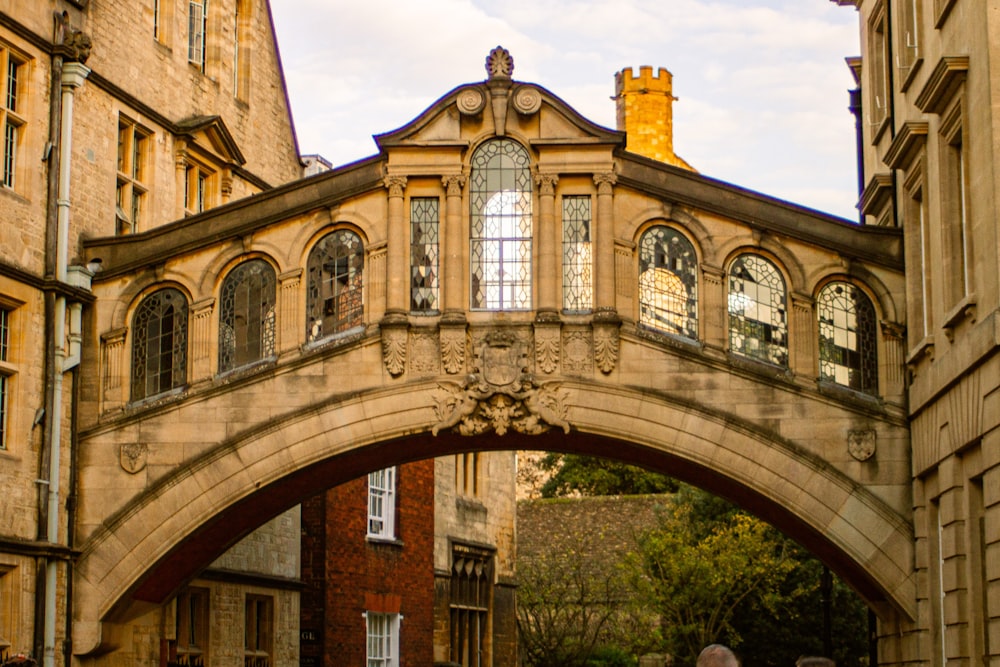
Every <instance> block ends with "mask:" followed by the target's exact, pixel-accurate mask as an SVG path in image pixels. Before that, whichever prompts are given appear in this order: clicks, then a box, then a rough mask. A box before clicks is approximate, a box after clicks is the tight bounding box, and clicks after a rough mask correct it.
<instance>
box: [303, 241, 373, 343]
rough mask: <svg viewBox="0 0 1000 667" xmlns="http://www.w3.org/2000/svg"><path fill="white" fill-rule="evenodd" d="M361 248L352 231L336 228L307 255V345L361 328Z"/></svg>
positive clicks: (362, 307)
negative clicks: (326, 337)
mask: <svg viewBox="0 0 1000 667" xmlns="http://www.w3.org/2000/svg"><path fill="white" fill-rule="evenodd" d="M363 271H364V245H363V244H362V242H361V237H359V236H358V235H357V234H355V233H354V232H352V231H350V230H347V229H339V230H337V231H335V232H333V233H332V234H328V235H327V236H325V237H323V239H322V240H320V242H319V243H317V244H316V247H315V248H313V249H312V252H310V253H309V262H308V266H307V272H308V278H307V280H308V283H307V293H306V294H307V297H306V339H307V340H308V341H310V342H312V341H315V340H319V339H321V338H323V337H325V336H331V335H333V334H336V333H342V332H344V331H347V330H348V329H352V328H354V327H357V326H361V323H362V315H363V311H364V305H363V299H362V288H363V286H364V285H363V282H362V279H363Z"/></svg>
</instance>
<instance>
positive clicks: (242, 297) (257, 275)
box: [219, 259, 275, 373]
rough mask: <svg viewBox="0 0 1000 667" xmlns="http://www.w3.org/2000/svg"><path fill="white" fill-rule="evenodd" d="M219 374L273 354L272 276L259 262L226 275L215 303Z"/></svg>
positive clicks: (253, 262)
mask: <svg viewBox="0 0 1000 667" xmlns="http://www.w3.org/2000/svg"><path fill="white" fill-rule="evenodd" d="M219 301H220V302H219V372H221V373H224V372H226V371H229V370H232V369H234V368H239V367H240V366H245V365H247V364H250V363H253V362H255V361H260V360H261V359H265V358H267V357H269V356H271V355H273V354H274V301H275V277H274V269H273V268H271V265H270V264H268V263H267V262H265V261H264V260H261V259H255V260H251V261H249V262H244V263H242V264H240V265H239V266H237V267H236V268H235V269H233V270H232V271H230V272H229V275H228V276H226V279H225V281H223V283H222V292H221V296H220V300H219Z"/></svg>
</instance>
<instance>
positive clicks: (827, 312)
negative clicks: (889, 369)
mask: <svg viewBox="0 0 1000 667" xmlns="http://www.w3.org/2000/svg"><path fill="white" fill-rule="evenodd" d="M816 312H817V315H818V316H819V375H820V378H821V379H823V380H829V381H830V382H836V383H837V384H842V385H844V386H847V387H850V388H852V389H857V390H858V391H863V392H866V393H869V394H874V393H876V392H877V391H878V357H877V355H876V349H875V348H876V345H877V323H878V319H877V318H876V316H875V307H874V306H872V302H871V299H869V298H868V296H867V295H866V294H865V293H864V292H862V291H861V290H860V289H859V288H857V287H855V286H854V285H851V284H850V283H845V282H834V283H830V284H829V285H827V286H826V287H824V288H823V290H822V291H821V292H820V293H819V299H818V300H817V301H816Z"/></svg>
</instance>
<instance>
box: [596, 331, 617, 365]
mask: <svg viewBox="0 0 1000 667" xmlns="http://www.w3.org/2000/svg"><path fill="white" fill-rule="evenodd" d="M618 327H619V324H618V323H617V322H615V323H611V322H606V323H597V322H595V323H594V362H595V363H596V364H597V367H598V368H600V369H601V372H602V373H604V374H605V375H607V374H608V373H610V372H611V371H613V370H614V369H615V365H616V364H617V363H618Z"/></svg>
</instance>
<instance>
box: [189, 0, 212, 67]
mask: <svg viewBox="0 0 1000 667" xmlns="http://www.w3.org/2000/svg"><path fill="white" fill-rule="evenodd" d="M207 28H208V0H189V2H188V62H189V63H191V64H192V65H196V66H197V67H198V69H200V70H201V71H203V72H204V71H205V42H206V38H205V36H206V31H207Z"/></svg>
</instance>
